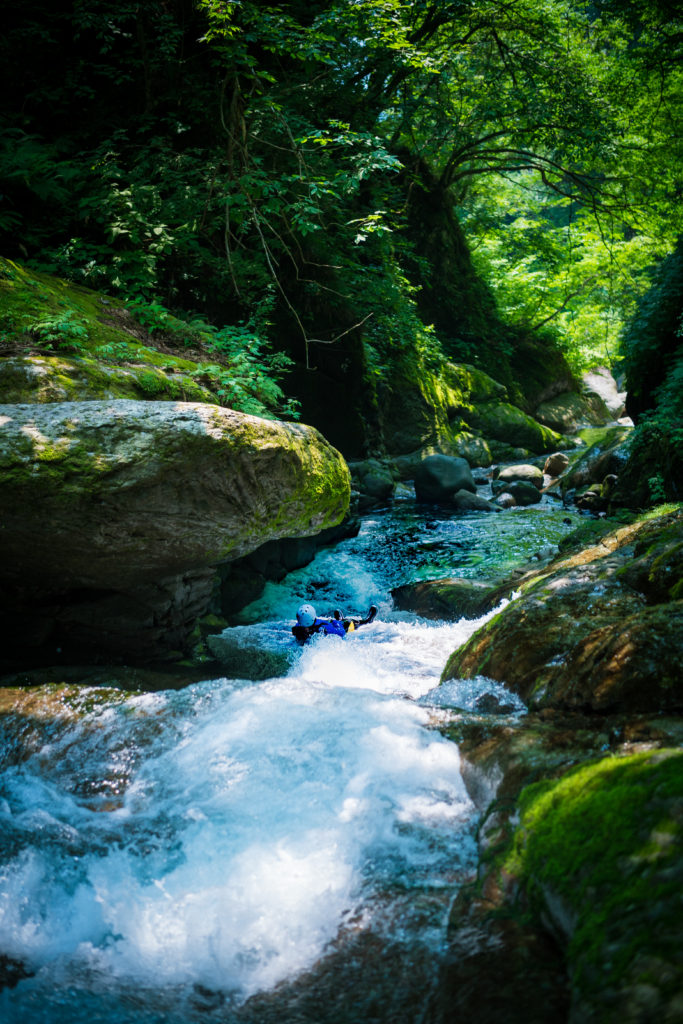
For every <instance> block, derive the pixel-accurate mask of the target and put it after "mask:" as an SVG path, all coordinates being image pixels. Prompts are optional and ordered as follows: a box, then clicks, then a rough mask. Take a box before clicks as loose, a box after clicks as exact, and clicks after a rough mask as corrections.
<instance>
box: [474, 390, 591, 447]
mask: <svg viewBox="0 0 683 1024" xmlns="http://www.w3.org/2000/svg"><path fill="white" fill-rule="evenodd" d="M462 416H463V419H464V420H465V421H466V422H467V424H468V425H469V426H470V427H475V428H476V429H477V430H480V431H481V432H482V434H483V435H484V437H486V438H491V439H493V440H496V441H501V442H504V443H505V444H508V445H511V446H513V447H519V448H526V449H528V450H529V451H531V452H534V453H536V454H537V455H541V454H546V453H547V454H549V453H550V452H553V451H556V450H557V449H558V448H563V447H564V448H566V447H570V446H571V445H572V442H571V440H568V439H567V438H565V437H563V436H562V435H561V434H558V433H557V431H555V430H551V429H550V427H545V426H543V424H542V423H538V422H537V421H536V420H535V419H533V417H531V416H529V415H527V413H525V412H522V410H521V409H518V408H517V407H516V406H514V405H510V404H509V402H497V401H487V402H483V403H482V404H481V405H477V406H475V407H473V408H469V409H466V410H464V411H463V413H462Z"/></svg>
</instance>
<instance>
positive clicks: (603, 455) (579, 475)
mask: <svg viewBox="0 0 683 1024" xmlns="http://www.w3.org/2000/svg"><path fill="white" fill-rule="evenodd" d="M632 432H633V430H632V428H631V427H629V426H615V427H610V428H608V429H606V430H605V432H604V434H603V435H602V437H600V438H599V439H598V440H597V441H595V442H594V443H593V444H592V445H591V446H590V447H589V448H588V449H587V450H586V451H585V452H583V454H582V455H581V456H580V457H579V458H578V459H577V460H576V462H574V464H573V465H572V467H571V469H570V470H569V471H568V472H566V473H565V474H564V476H563V477H562V480H561V482H560V488H561V490H562V494H567V493H568V492H569V491H573V490H576V489H580V488H582V487H586V486H589V485H591V484H594V483H602V481H603V480H604V479H605V477H606V476H608V475H610V474H613V475H615V476H619V474H620V473H621V472H622V470H623V469H624V467H625V466H626V463H627V461H628V457H629V446H628V441H629V439H630V437H631V434H632Z"/></svg>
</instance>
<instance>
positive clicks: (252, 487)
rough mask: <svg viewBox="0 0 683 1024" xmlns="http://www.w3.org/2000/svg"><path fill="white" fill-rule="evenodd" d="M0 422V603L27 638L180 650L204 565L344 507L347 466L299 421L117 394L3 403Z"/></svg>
mask: <svg viewBox="0 0 683 1024" xmlns="http://www.w3.org/2000/svg"><path fill="white" fill-rule="evenodd" d="M0 424H1V425H2V430H1V431H0V512H1V516H2V530H1V531H0V566H1V568H0V577H1V578H2V582H3V591H4V598H3V606H4V613H6V615H9V614H10V613H11V614H12V616H13V621H14V622H15V629H14V633H15V636H16V637H17V643H19V642H23V643H26V644H28V645H29V646H30V645H31V644H36V643H37V644H39V645H40V644H42V645H43V646H44V645H45V644H47V643H51V644H53V646H54V647H55V648H57V647H67V646H71V647H72V648H73V647H78V645H79V644H82V645H83V646H85V647H92V646H95V647H97V646H98V644H99V646H100V647H101V648H102V649H104V648H106V649H108V650H111V649H112V647H117V645H118V646H119V647H120V649H121V650H126V649H127V650H131V649H132V647H134V648H135V649H136V650H138V649H139V648H141V647H142V648H144V646H145V642H146V641H145V639H144V638H145V635H147V640H148V642H149V647H150V649H151V648H154V649H155V650H158V649H160V648H161V649H163V648H168V647H169V645H170V644H171V643H172V645H173V646H176V647H177V646H182V644H183V642H184V637H185V635H186V633H187V630H188V627H189V625H190V620H193V619H194V618H196V617H197V616H198V615H201V614H203V613H204V612H205V611H206V610H207V605H208V603H209V602H210V600H211V593H212V586H213V584H212V579H213V574H214V567H215V566H216V565H218V564H219V563H222V562H226V561H230V560H232V559H236V558H238V557H240V556H242V555H245V554H247V553H248V552H250V551H253V550H255V549H256V548H258V547H259V546H261V545H262V544H263V543H264V542H265V541H268V540H271V539H275V538H280V537H296V536H301V537H305V536H309V535H311V534H316V533H319V532H320V531H321V530H323V529H325V528H326V527H329V526H332V525H334V524H336V523H338V522H340V521H341V519H342V518H343V516H344V514H345V512H346V509H347V507H348V502H349V493H350V481H349V473H348V468H347V466H346V463H345V462H344V460H343V459H342V457H341V456H340V454H339V453H338V452H337V451H336V450H335V449H333V448H332V447H331V446H330V445H329V444H328V443H327V442H326V441H325V440H324V439H323V438H322V437H321V435H320V434H318V432H317V431H315V430H314V429H313V428H311V427H306V426H303V425H299V424H292V423H282V422H280V421H276V420H264V419H260V418H258V417H255V416H247V415H245V414H242V413H237V412H235V411H233V410H229V409H223V408H219V407H216V406H211V405H206V404H199V403H181V402H178V403H172V402H136V401H126V400H119V401H110V402H103V401H100V402H96V401H92V402H65V403H50V404H36V405H6V406H0ZM36 607H40V608H41V609H42V611H41V612H40V614H38V613H37V612H36ZM31 609H33V611H31ZM6 621H7V619H6ZM22 636H23V641H21V639H20V638H21V637H22ZM5 654H7V651H5Z"/></svg>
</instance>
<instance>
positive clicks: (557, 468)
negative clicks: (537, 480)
mask: <svg viewBox="0 0 683 1024" xmlns="http://www.w3.org/2000/svg"><path fill="white" fill-rule="evenodd" d="M568 466H569V456H568V455H566V454H565V453H564V452H553V454H552V455H549V456H548V458H547V459H546V460H545V463H544V465H543V472H544V473H547V474H548V476H549V477H552V478H553V479H554V478H555V477H558V476H560V475H561V474H562V473H564V471H565V470H566V469H567V467H568Z"/></svg>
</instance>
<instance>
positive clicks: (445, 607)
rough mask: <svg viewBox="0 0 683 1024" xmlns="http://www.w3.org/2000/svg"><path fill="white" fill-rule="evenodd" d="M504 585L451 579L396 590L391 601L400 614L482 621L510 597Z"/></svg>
mask: <svg viewBox="0 0 683 1024" xmlns="http://www.w3.org/2000/svg"><path fill="white" fill-rule="evenodd" d="M508 592H509V588H505V587H504V588H503V589H502V590H501V585H500V583H496V582H484V581H481V580H470V579H464V578H459V577H449V578H447V579H442V580H421V581H419V582H417V583H404V584H403V585H402V586H400V587H394V589H393V590H392V591H391V597H392V600H393V602H394V607H395V608H397V609H399V611H411V612H415V614H416V615H421V616H422V617H423V618H425V619H443V620H445V621H449V622H455V621H457V620H458V619H478V618H479V617H480V616H482V615H485V614H486V613H487V612H490V611H491V609H492V608H495V607H496V605H497V604H499V603H500V601H501V599H502V597H504V596H506V594H507V593H508Z"/></svg>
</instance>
